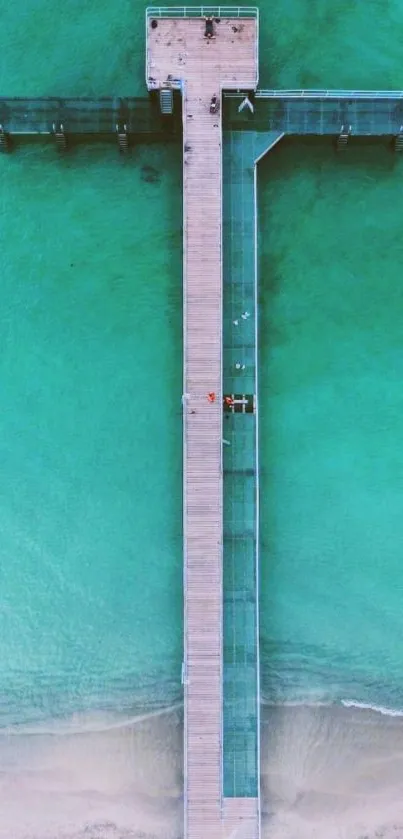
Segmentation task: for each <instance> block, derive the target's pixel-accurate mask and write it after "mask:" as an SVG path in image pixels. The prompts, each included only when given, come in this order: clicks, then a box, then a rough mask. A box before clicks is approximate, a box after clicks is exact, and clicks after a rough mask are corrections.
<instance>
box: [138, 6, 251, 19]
mask: <svg viewBox="0 0 403 839" xmlns="http://www.w3.org/2000/svg"><path fill="white" fill-rule="evenodd" d="M146 16H147V17H148V18H149V17H153V18H156V17H167V18H169V17H188V18H197V17H202V18H203V17H216V18H220V17H256V18H257V17H258V16H259V10H258V9H257V7H256V6H149V7H148V8H147V9H146Z"/></svg>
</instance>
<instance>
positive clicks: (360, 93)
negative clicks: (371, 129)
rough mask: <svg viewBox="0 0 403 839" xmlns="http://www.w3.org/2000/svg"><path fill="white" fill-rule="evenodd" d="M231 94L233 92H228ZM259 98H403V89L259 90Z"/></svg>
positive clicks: (257, 92) (257, 95)
mask: <svg viewBox="0 0 403 839" xmlns="http://www.w3.org/2000/svg"><path fill="white" fill-rule="evenodd" d="M228 96H231V93H229V94H228ZM256 98H257V99H403V91H402V90H325V89H323V90H258V91H256Z"/></svg>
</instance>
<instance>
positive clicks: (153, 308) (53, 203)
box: [0, 0, 403, 722]
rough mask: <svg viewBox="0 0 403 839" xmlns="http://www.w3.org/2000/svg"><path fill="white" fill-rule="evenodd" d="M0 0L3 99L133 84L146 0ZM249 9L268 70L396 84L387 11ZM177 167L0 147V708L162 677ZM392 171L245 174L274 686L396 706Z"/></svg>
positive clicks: (365, 160)
mask: <svg viewBox="0 0 403 839" xmlns="http://www.w3.org/2000/svg"><path fill="white" fill-rule="evenodd" d="M0 11H1V19H2V33H3V38H2V41H3V49H2V54H1V60H0V80H1V81H0V83H1V90H2V92H3V93H4V94H7V95H13V94H14V95H16V94H20V95H21V94H26V95H35V94H38V95H45V94H56V93H60V95H69V94H71V95H74V94H81V95H85V94H88V95H90V94H107V93H121V94H122V95H124V94H128V93H132V92H133V93H140V92H145V88H144V83H143V66H144V19H143V7H142V6H141V5H140V4H138V3H128V2H118V3H116V4H112V5H111V4H106V3H97V4H95V3H94V2H85V3H76V2H72V3H70V4H68V6H66V5H63V4H58V5H55V4H51V3H49V2H37V3H35V4H34V3H32V2H31V3H30V4H28V6H27V5H26V4H18V3H17V4H14V5H8V4H5V3H4V0H3V2H2V3H1V9H0ZM261 12H262V20H261V84H262V85H263V86H269V85H270V86H287V87H291V86H312V87H319V86H327V85H329V86H336V87H342V86H352V87H357V86H365V87H369V88H381V87H385V88H392V87H398V86H399V85H400V86H403V71H402V66H401V42H402V34H403V11H402V9H401V7H400V5H399V3H397V2H393V3H392V2H389V3H387V2H370V3H367V4H362V3H351V2H349V3H339V2H336V1H335V0H332V2H321V3H312V2H310V3H308V2H306V0H299V2H297V0H294V2H291V0H289V2H286V0H283V2H280V3H277V4H266V5H264V6H263V7H262V8H261ZM341 56H342V58H341ZM180 166H181V164H180V153H179V150H178V149H172V148H163V147H153V148H148V149H147V148H145V147H141V148H139V149H137V150H136V151H135V152H134V154H133V156H132V157H131V158H130V161H128V162H127V163H124V164H122V162H121V161H120V160H119V159H118V156H117V154H116V153H115V151H114V150H112V149H100V148H88V149H86V150H80V151H75V152H74V153H73V154H72V155H71V156H69V157H68V158H67V159H66V160H65V161H60V160H57V159H56V156H55V154H54V152H53V150H52V149H50V148H47V149H41V148H40V147H38V148H35V147H32V148H25V149H21V150H19V151H18V153H17V154H16V155H15V156H13V157H12V158H7V159H1V160H0V167H1V178H2V186H1V228H0V243H1V254H2V283H3V307H2V317H1V327H0V329H1V333H0V334H1V342H2V354H1V358H0V370H1V391H0V399H1V412H0V427H1V433H0V441H1V442H0V445H1V455H2V482H1V494H2V499H1V506H0V515H1V533H2V540H1V552H2V559H1V567H0V575H1V606H2V608H1V612H0V697H1V712H2V717H1V719H2V721H3V722H8V721H10V720H13V721H19V722H24V721H25V720H27V719H32V717H34V718H37V717H38V716H40V717H48V716H52V715H55V714H60V713H65V712H67V711H70V710H75V709H77V708H83V707H84V708H86V707H87V708H88V707H90V708H98V707H105V706H107V707H112V708H122V707H124V708H127V707H128V705H129V704H134V705H137V704H138V703H141V704H142V705H143V704H144V703H145V704H153V703H154V702H156V701H163V702H170V701H172V699H173V698H175V697H176V696H177V695H178V694H179V692H180V662H181V644H182V615H181V573H182V556H181V465H182V464H181V421H180V414H181V407H180V394H181V196H180ZM401 176H402V169H401V165H400V164H399V163H398V162H396V161H395V159H394V158H393V156H392V155H391V154H390V153H389V152H388V151H387V150H386V149H382V148H379V147H375V148H373V149H367V150H364V151H363V150H360V149H357V150H352V151H351V153H350V152H349V153H348V156H346V158H344V159H343V160H340V159H338V158H337V159H336V158H335V156H334V154H333V151H332V149H331V147H330V145H329V146H326V145H318V146H316V147H314V148H313V147H307V146H301V145H298V146H296V145H295V146H284V147H283V148H279V149H278V150H277V151H276V152H275V153H274V154H273V156H272V157H271V159H270V160H269V161H268V162H265V163H264V164H263V165H262V171H261V178H260V199H261V227H262V234H261V257H262V265H261V274H262V284H261V335H262V346H261V407H262V423H261V443H262V645H263V674H262V675H263V688H264V694H265V696H266V697H269V698H271V699H272V698H278V697H280V698H295V697H299V698H300V697H302V698H306V696H307V694H308V695H309V696H312V695H313V696H315V697H316V696H322V695H323V694H325V695H326V696H333V697H339V698H340V697H344V698H355V699H357V700H360V701H368V700H369V701H380V700H381V699H382V701H384V702H385V703H386V704H387V703H388V702H391V703H394V704H395V703H396V702H397V701H398V690H399V688H400V683H401V682H400V679H401V677H400V648H399V641H398V639H399V635H400V633H401V629H402V626H401V623H402V618H401V614H400V611H399V601H400V594H401V579H402V578H401V571H400V564H399V559H400V544H401V524H400V519H401V500H400V491H401V476H402V455H401V441H402V430H403V429H402V420H401V410H400V409H401V402H402V397H401V393H400V391H401V387H400V378H399V377H400V371H401V368H402V352H401V346H400V336H401V329H400V310H401V290H400V263H401V256H402V254H401V231H400V215H401V209H402V200H403V199H402V197H401V195H402V191H401ZM380 686H381V688H382V689H380Z"/></svg>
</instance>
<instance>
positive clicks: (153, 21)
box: [151, 19, 158, 29]
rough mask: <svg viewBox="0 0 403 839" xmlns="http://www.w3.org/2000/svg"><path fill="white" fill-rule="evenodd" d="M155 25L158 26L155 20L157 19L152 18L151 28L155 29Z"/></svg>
mask: <svg viewBox="0 0 403 839" xmlns="http://www.w3.org/2000/svg"><path fill="white" fill-rule="evenodd" d="M157 26H158V21H157V20H155V19H154V20H152V21H151V29H156V28H157Z"/></svg>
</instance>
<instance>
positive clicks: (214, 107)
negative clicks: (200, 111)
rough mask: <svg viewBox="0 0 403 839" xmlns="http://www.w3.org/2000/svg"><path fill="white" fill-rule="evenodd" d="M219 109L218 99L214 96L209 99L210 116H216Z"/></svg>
mask: <svg viewBox="0 0 403 839" xmlns="http://www.w3.org/2000/svg"><path fill="white" fill-rule="evenodd" d="M219 107H220V106H219V102H218V97H217V96H216V95H215V94H214V96H212V97H211V102H210V114H218V109H219Z"/></svg>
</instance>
